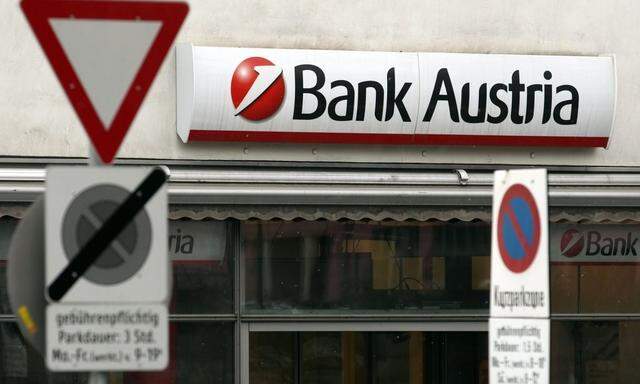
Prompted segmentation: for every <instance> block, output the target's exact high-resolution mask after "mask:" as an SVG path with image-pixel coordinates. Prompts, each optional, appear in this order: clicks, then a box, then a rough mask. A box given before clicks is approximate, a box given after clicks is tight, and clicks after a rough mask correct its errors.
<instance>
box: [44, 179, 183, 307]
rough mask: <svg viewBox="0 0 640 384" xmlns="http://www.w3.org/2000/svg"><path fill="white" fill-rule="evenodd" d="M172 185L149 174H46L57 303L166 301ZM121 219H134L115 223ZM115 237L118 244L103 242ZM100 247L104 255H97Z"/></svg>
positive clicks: (48, 267) (49, 274)
mask: <svg viewBox="0 0 640 384" xmlns="http://www.w3.org/2000/svg"><path fill="white" fill-rule="evenodd" d="M166 178H167V175H166V173H165V172H164V171H163V170H159V169H157V170H154V169H152V168H148V167H136V168H105V167H100V168H99V169H96V168H94V167H52V168H50V169H49V170H48V171H47V194H46V197H45V228H46V229H45V249H46V262H45V274H46V276H45V285H46V287H47V292H46V294H47V297H48V298H49V300H50V301H51V302H61V303H125V302H135V303H141V302H152V303H161V302H165V301H167V299H168V297H169V294H170V292H171V291H170V289H169V288H170V287H169V273H170V267H169V259H168V253H167V209H168V208H167V192H166V184H164V182H165V181H166ZM154 183H155V186H156V187H157V188H153V187H154V185H153V184H154ZM138 194H139V196H138ZM143 198H144V199H143ZM125 205H126V206H125ZM117 212H121V213H122V214H130V216H131V217H129V218H124V219H123V218H122V217H123V216H121V219H119V220H115V221H114V220H113V216H116V213H117ZM110 219H111V221H110ZM116 219H117V218H116ZM118 221H120V222H118ZM116 230H117V233H115V234H114V233H111V235H114V236H112V238H111V240H108V239H107V240H105V239H103V238H99V237H100V236H98V235H99V234H101V233H105V235H109V234H110V233H109V232H113V231H116ZM103 237H104V236H103ZM101 241H102V242H105V241H106V244H103V247H102V248H103V249H102V250H98V251H97V252H96V251H95V250H94V249H90V248H91V247H92V246H93V247H94V248H95V247H97V246H98V245H100V242H101ZM83 254H86V256H87V257H84V258H83ZM98 256H99V257H98ZM91 257H93V258H94V260H89V258H91ZM88 261H90V262H88Z"/></svg>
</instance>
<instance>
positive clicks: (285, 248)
mask: <svg viewBox="0 0 640 384" xmlns="http://www.w3.org/2000/svg"><path fill="white" fill-rule="evenodd" d="M489 231H490V228H489V226H488V225H487V224H485V223H464V222H457V223H444V222H439V223H417V222H416V223H411V222H403V223H399V222H374V223H366V222H323V221H315V222H311V221H304V222H278V221H271V222H266V221H249V222H244V223H242V225H241V236H242V239H243V249H244V251H243V257H244V265H245V279H244V280H245V302H244V309H245V310H247V311H263V312H264V311H266V312H269V311H271V312H286V311H297V310H324V311H353V310H361V311H374V312H375V311H417V312H424V311H425V310H426V311H429V312H430V313H431V312H459V311H474V312H480V313H486V310H487V309H488V300H489V296H488V289H489V255H490V246H489V240H490V239H489Z"/></svg>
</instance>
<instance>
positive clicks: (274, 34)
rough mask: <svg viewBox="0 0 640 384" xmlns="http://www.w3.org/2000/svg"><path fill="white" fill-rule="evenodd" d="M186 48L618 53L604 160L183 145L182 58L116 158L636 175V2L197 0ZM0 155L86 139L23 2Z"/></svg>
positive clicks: (5, 79)
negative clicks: (597, 170) (632, 169)
mask: <svg viewBox="0 0 640 384" xmlns="http://www.w3.org/2000/svg"><path fill="white" fill-rule="evenodd" d="M190 4H191V14H190V16H189V17H188V19H187V21H186V24H185V27H184V28H183V31H182V33H181V35H180V36H179V37H178V40H179V41H184V42H191V43H194V44H196V45H211V46H246V47H277V48H311V49H313V48H322V49H346V50H385V51H413V52H415V51H424V52H435V51H442V52H473V53H520V54H564V55H596V54H601V53H613V54H616V58H617V67H618V103H617V114H616V122H615V127H614V131H613V136H612V139H611V142H610V147H609V149H608V150H604V149H578V150H574V149H571V150H565V149H539V148H533V149H531V148H517V149H514V148H454V147H425V146H421V147H381V146H359V147H358V146H337V145H330V146H319V145H276V144H269V145H259V144H212V143H198V144H183V143H182V142H181V141H180V140H179V139H178V137H177V135H176V132H175V89H174V88H175V58H174V57H173V55H172V56H171V57H170V58H169V59H168V60H167V61H166V63H165V64H164V66H163V68H162V72H161V73H160V74H159V76H158V78H157V80H156V83H155V84H154V86H153V88H152V89H151V91H150V94H149V95H148V97H147V100H146V102H145V104H144V106H143V108H142V110H141V111H140V114H139V115H138V118H137V119H136V121H135V122H134V125H133V126H132V130H131V133H130V134H129V136H128V137H127V139H126V140H125V142H124V144H123V146H122V148H121V150H120V153H119V155H120V156H121V157H127V158H131V157H136V158H171V159H231V160H265V159H266V160H269V159H278V160H300V161H309V160H319V161H382V162H385V163H388V162H411V163H413V162H426V163H484V164H486V163H489V164H541V165H547V164H549V165H550V164H558V165H606V166H635V165H637V164H640V151H639V150H638V148H640V138H639V136H640V134H638V133H637V132H639V130H638V127H637V126H638V125H639V123H640V43H639V42H638V39H640V37H639V36H640V23H639V22H638V17H637V16H638V15H639V14H640V3H638V2H628V1H580V0H571V1H555V0H541V1H535V2H529V1H514V0H490V1H462V0H453V1H441V0H410V1H409V0H407V1H377V0H376V1H373V0H368V1H344V0H326V1H282V0H272V1H223V0H219V1H211V0H192V1H190ZM0 15H3V22H2V23H0V47H1V48H0V116H1V117H0V154H1V155H5V156H82V155H84V154H86V153H87V146H86V138H85V135H84V133H83V131H82V128H81V127H80V125H79V122H78V120H77V119H76V117H75V115H74V114H73V112H72V110H71V108H70V107H69V106H68V104H67V101H66V98H65V96H64V94H63V92H62V90H61V89H60V87H59V85H58V84H57V80H56V79H55V78H54V76H53V73H52V71H51V69H50V68H49V65H48V63H47V62H46V60H45V58H44V55H43V54H42V52H41V50H40V48H39V47H38V45H37V43H36V41H35V39H34V38H33V36H32V33H31V31H30V30H29V28H28V26H27V23H26V21H25V19H24V17H23V16H22V13H21V12H20V11H19V8H18V3H17V1H15V0H11V1H9V0H4V1H0Z"/></svg>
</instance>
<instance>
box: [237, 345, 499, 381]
mask: <svg viewBox="0 0 640 384" xmlns="http://www.w3.org/2000/svg"><path fill="white" fill-rule="evenodd" d="M249 349H250V354H249V381H250V383H251V384H280V383H289V384H301V383H305V384H325V383H343V384H371V383H376V384H398V383H406V384H435V383H451V384H473V383H479V384H484V383H488V371H487V369H488V365H487V364H488V362H487V351H488V346H487V338H486V334H484V333H481V332H443V333H432V332H252V333H251V336H250V339H249Z"/></svg>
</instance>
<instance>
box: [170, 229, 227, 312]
mask: <svg viewBox="0 0 640 384" xmlns="http://www.w3.org/2000/svg"><path fill="white" fill-rule="evenodd" d="M237 231H238V229H237V225H236V222H235V221H233V220H227V221H215V220H205V221H200V220H178V221H170V222H169V255H170V258H171V262H172V263H173V296H172V299H171V313H180V314H207V313H209V314H213V313H215V314H220V313H233V278H234V271H235V239H236V236H237Z"/></svg>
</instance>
